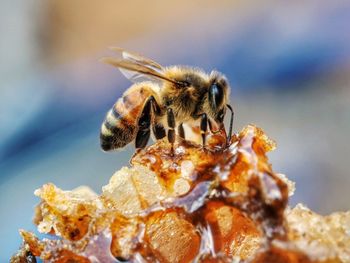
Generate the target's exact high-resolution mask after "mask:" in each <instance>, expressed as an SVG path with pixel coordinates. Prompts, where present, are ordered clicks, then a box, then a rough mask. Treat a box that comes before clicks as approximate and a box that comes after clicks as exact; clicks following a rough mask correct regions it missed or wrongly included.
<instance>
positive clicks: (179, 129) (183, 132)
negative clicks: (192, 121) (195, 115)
mask: <svg viewBox="0 0 350 263" xmlns="http://www.w3.org/2000/svg"><path fill="white" fill-rule="evenodd" d="M177 132H178V134H179V136H180V137H181V138H182V139H184V140H185V139H186V137H185V129H184V126H183V124H182V123H181V124H180V125H179V126H178V127H177Z"/></svg>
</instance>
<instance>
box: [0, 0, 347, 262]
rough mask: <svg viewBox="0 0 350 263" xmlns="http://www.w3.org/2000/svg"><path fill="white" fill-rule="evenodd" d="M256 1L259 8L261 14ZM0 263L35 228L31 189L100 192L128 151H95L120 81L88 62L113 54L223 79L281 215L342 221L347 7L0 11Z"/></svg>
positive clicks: (9, 6)
mask: <svg viewBox="0 0 350 263" xmlns="http://www.w3.org/2000/svg"><path fill="white" fill-rule="evenodd" d="M263 2H264V3H263ZM0 5H1V6H0V34H1V40H0V138H1V139H0V200H1V201H0V218H1V221H0V222H1V223H0V234H1V235H0V261H1V262H6V261H7V260H8V258H9V257H10V255H11V254H12V253H13V252H15V250H16V249H17V248H18V246H19V245H20V237H19V235H18V229H19V228H25V229H28V230H34V229H35V226H34V225H33V224H32V222H31V218H32V215H33V207H34V206H35V204H37V203H38V201H39V200H38V199H37V198H35V197H34V195H33V191H34V190H35V189H36V188H39V187H40V186H41V185H42V184H44V183H47V182H53V183H55V184H56V185H57V186H59V187H61V188H63V189H67V190H68V189H72V188H75V187H77V186H79V185H88V186H90V187H91V188H92V189H94V190H95V191H97V192H100V189H101V186H103V185H105V184H107V182H108V179H109V177H110V176H111V175H112V174H113V172H114V171H115V170H117V169H119V168H120V167H121V166H123V165H127V164H128V160H129V158H130V156H131V154H132V152H133V147H127V148H126V149H125V150H123V151H121V152H116V153H103V152H102V151H101V150H100V148H99V128H100V124H101V122H102V120H103V118H104V115H105V113H106V112H107V110H108V109H109V108H110V107H111V105H112V104H113V103H114V102H115V100H116V99H117V98H118V97H119V96H120V95H121V93H122V92H123V91H124V90H125V89H127V88H128V87H129V85H130V83H129V82H128V81H127V80H126V79H124V78H123V77H122V75H121V74H120V73H119V72H118V71H117V70H116V69H115V68H112V67H110V66H108V65H104V64H101V63H99V62H98V59H99V58H100V57H102V56H106V55H110V54H111V53H110V51H108V49H107V47H108V46H121V47H124V48H126V49H128V50H132V51H137V52H138V53H141V54H144V55H146V56H148V57H150V58H153V59H155V60H156V61H158V62H160V63H161V64H163V65H172V64H187V65H193V66H198V67H202V68H204V69H205V70H207V71H210V70H212V69H214V68H215V69H217V70H219V71H222V72H223V73H225V74H226V75H227V77H228V78H229V80H230V82H231V86H232V104H233V105H234V108H235V112H236V121H235V130H236V131H239V130H240V129H241V128H242V127H243V126H244V125H246V124H249V123H254V124H257V125H258V126H260V127H261V128H263V129H264V130H265V131H266V132H267V134H268V135H269V136H270V137H271V138H273V139H275V140H276V141H277V143H278V148H277V150H275V151H274V152H273V153H271V154H270V160H271V162H272V164H273V167H274V170H275V171H277V172H281V173H285V174H286V175H287V176H288V177H289V178H290V179H292V180H294V181H295V182H296V187H297V190H296V193H295V195H294V196H293V197H292V199H291V204H292V205H293V204H296V203H297V202H303V203H305V204H307V205H308V206H309V207H310V208H312V209H313V210H315V211H317V212H319V213H322V214H326V213H330V212H332V211H335V210H349V209H350V202H349V200H350V191H349V190H348V189H349V187H350V177H349V176H348V174H349V172H348V165H349V164H350V143H349V135H350V89H349V85H350V82H349V80H350V76H349V75H350V30H349V25H350V2H349V1H254V2H253V1H229V0H227V1H215V3H214V2H213V1H209V0H208V1H199V0H198V1H185V0H178V1H177V2H176V4H175V3H174V4H171V3H170V2H167V1H160V0H158V1H156V0H154V1H141V0H136V1H129V2H127V1H113V0H108V1H103V2H101V1H97V0H93V1H89V2H85V1H83V0H76V1H69V0H49V1H42V0H17V1H10V0H3V1H1V3H0Z"/></svg>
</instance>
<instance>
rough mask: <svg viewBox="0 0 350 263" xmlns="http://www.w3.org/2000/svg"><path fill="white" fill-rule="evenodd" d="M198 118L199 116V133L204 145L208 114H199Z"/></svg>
mask: <svg viewBox="0 0 350 263" xmlns="http://www.w3.org/2000/svg"><path fill="white" fill-rule="evenodd" d="M200 118H201V124H200V128H201V135H202V144H203V147H204V146H205V143H206V137H207V129H208V116H207V114H206V113H203V114H201V115H200Z"/></svg>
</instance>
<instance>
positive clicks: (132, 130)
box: [100, 85, 153, 151]
mask: <svg viewBox="0 0 350 263" xmlns="http://www.w3.org/2000/svg"><path fill="white" fill-rule="evenodd" d="M152 93H153V92H152V91H151V90H150V89H149V88H147V87H142V86H139V85H135V86H133V87H131V88H130V89H129V90H127V92H126V93H125V94H124V95H123V97H122V98H120V99H118V101H117V102H116V103H115V104H114V105H113V107H112V108H111V109H110V110H109V111H108V112H107V115H106V118H105V120H104V122H103V123H102V126H101V133H100V143H101V148H102V149H103V150H104V151H110V150H113V149H117V148H122V147H124V146H126V145H127V144H129V143H130V142H131V141H133V140H134V139H135V137H136V133H137V130H138V128H137V127H136V124H137V120H138V118H139V115H140V113H141V111H142V108H143V105H144V103H145V101H146V100H147V98H148V97H149V96H150V95H152Z"/></svg>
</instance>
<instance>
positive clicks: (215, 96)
mask: <svg viewBox="0 0 350 263" xmlns="http://www.w3.org/2000/svg"><path fill="white" fill-rule="evenodd" d="M229 91H230V87H229V84H228V82H227V80H226V78H225V76H223V75H222V74H221V73H219V72H216V71H213V72H211V74H210V81H209V87H208V96H207V103H208V106H207V107H208V114H209V116H210V117H211V118H212V119H214V120H215V121H216V122H217V123H218V124H222V123H223V122H224V117H225V113H226V104H227V103H228V100H229Z"/></svg>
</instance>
